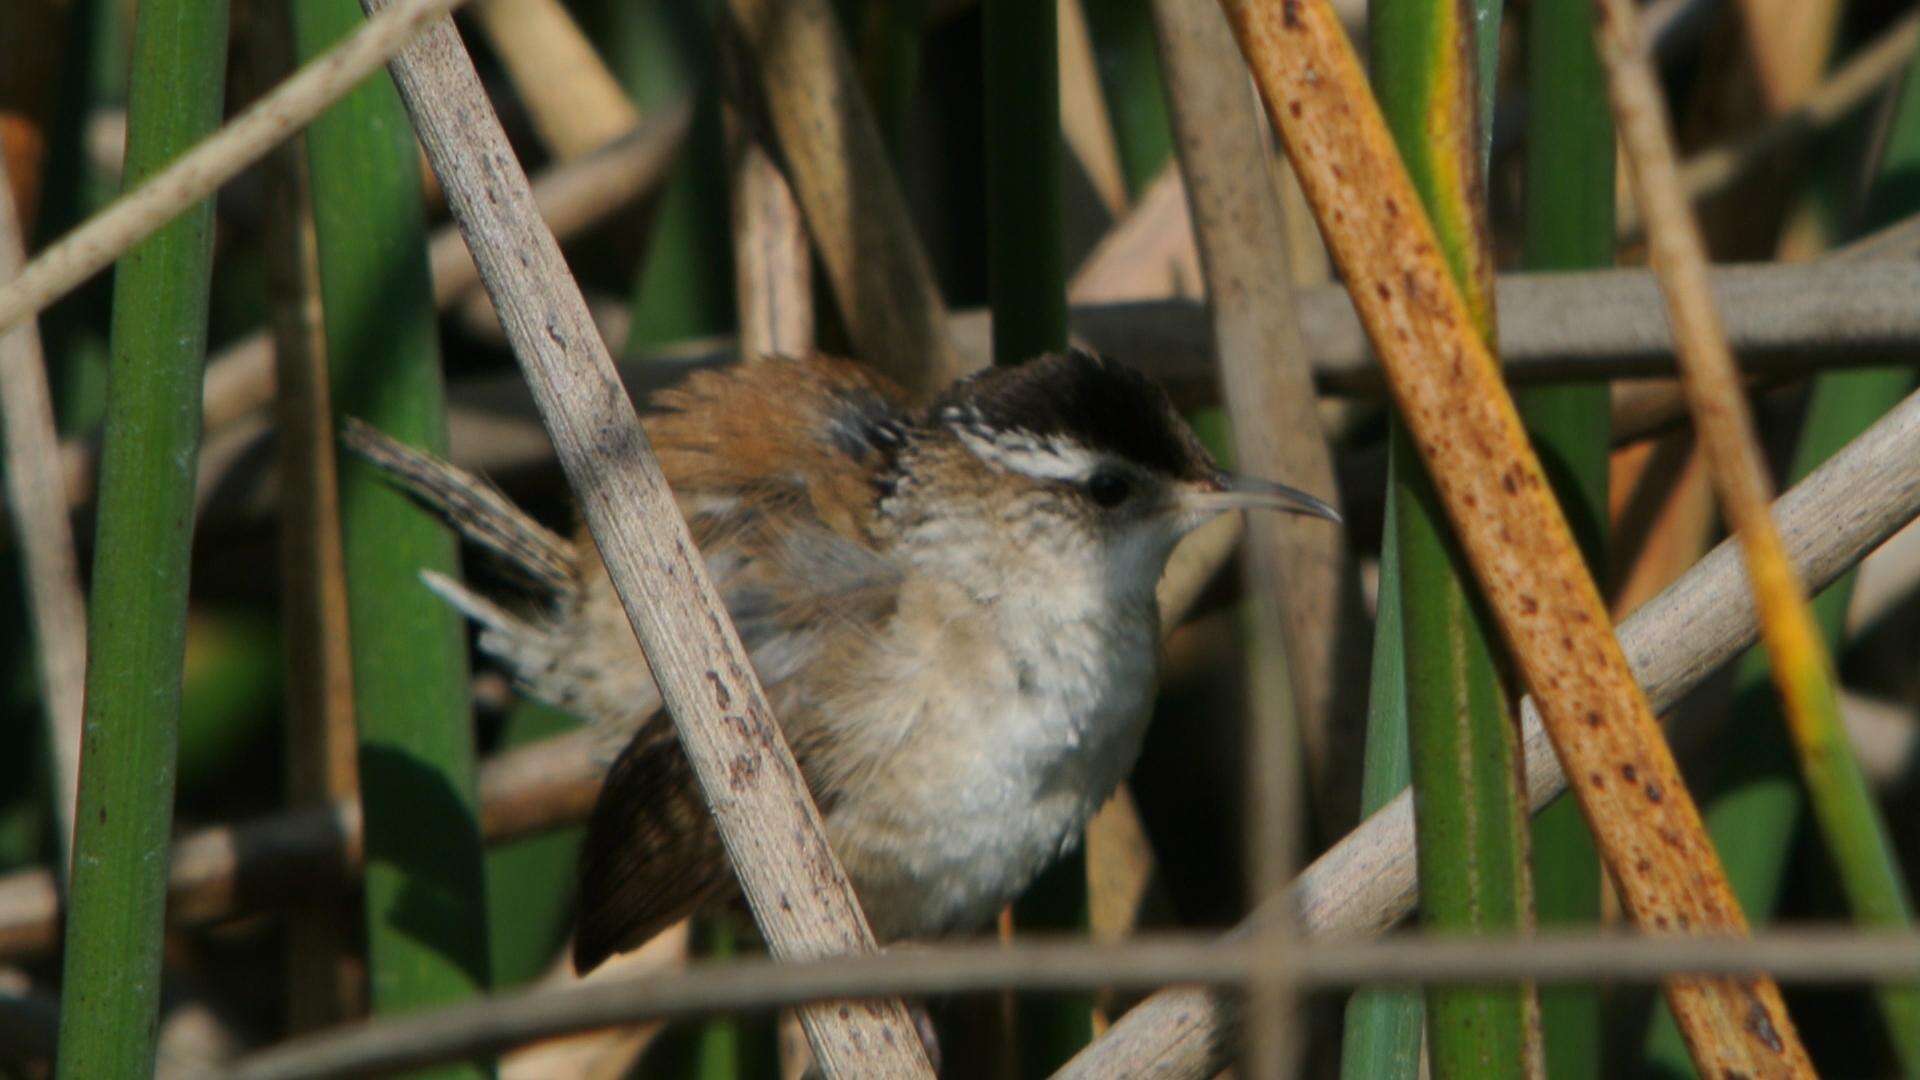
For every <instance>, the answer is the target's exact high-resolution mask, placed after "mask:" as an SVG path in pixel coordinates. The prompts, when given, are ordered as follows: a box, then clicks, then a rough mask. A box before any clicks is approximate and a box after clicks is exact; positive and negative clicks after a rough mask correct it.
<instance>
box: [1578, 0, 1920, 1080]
mask: <svg viewBox="0 0 1920 1080" xmlns="http://www.w3.org/2000/svg"><path fill="white" fill-rule="evenodd" d="M1810 6H1815V7H1817V6H1818V5H1810ZM1595 11H1596V12H1597V14H1598V19H1599V34H1598V37H1597V41H1598V43H1599V46H1600V57H1601V60H1602V62H1603V63H1604V64H1605V65H1606V68H1607V76H1608V78H1607V91H1608V97H1609V98H1610V99H1611V100H1612V104H1613V113H1614V118H1615V122H1616V124H1617V125H1618V127H1619V131H1620V140H1621V145H1622V146H1623V147H1624V149H1625V151H1626V157H1627V162H1628V165H1629V171H1630V172H1631V173H1632V175H1633V179H1634V186H1635V188H1636V190H1637V192H1638V194H1639V197H1640V203H1641V205H1642V206H1643V207H1644V208H1645V212H1646V216H1647V232H1648V240H1649V248H1650V252H1649V254H1650V256H1651V261H1652V263H1653V266H1654V269H1655V270H1656V272H1657V273H1658V274H1659V277H1660V280H1661V285H1662V287H1663V291H1664V292H1665V294H1666V299H1667V309H1668V313H1669V317H1670V318H1671V320H1672V323H1673V327H1674V337H1675V339H1676V341H1677V343H1678V345H1679V356H1680V360H1681V365H1680V367H1681V386H1682V388H1683V389H1684V390H1685V392H1686V397H1687V404H1688V408H1689V411H1690V412H1691V413H1692V416H1693V426H1694V431H1695V433H1696V434H1697V436H1698V438H1699V440H1700V444H1701V447H1702V449H1703V450H1704V451H1705V454H1706V458H1707V462H1708V464H1709V466H1710V467H1711V470H1712V477H1713V484H1714V488H1715V490H1716V492H1717V493H1718V495H1719V501H1720V506H1721V509H1722V511H1723V512H1724V513H1725V515H1726V517H1727V520H1728V522H1729V524H1730V525H1731V526H1732V528H1733V530H1734V532H1735V533H1736V535H1737V536H1738V537H1739V539H1740V543H1741V550H1742V552H1743V553H1744V554H1745V556H1746V564H1747V573H1748V575H1749V576H1750V577H1752V578H1753V583H1754V599H1755V603H1756V605H1757V607H1758V610H1759V616H1760V636H1761V640H1762V641H1763V642H1764V643H1765V645H1766V650H1767V654H1768V657H1769V659H1770V660H1771V661H1772V665H1773V679H1774V683H1775V685H1776V686H1777V687H1778V688H1779V691H1780V696H1781V698H1782V700H1783V703H1784V705H1785V711H1786V718H1787V727H1788V730H1789V731H1790V732H1791V733H1792V735H1793V740H1794V743H1795V744H1796V748H1797V750H1798V751H1799V756H1800V759H1801V768H1802V771H1803V772H1804V774H1805V776H1806V781H1807V784H1808V788H1809V793H1810V795H1811V798H1812V803H1813V806H1814V809H1815V811H1816V813H1817V815H1818V817H1819V819H1820V822H1821V825H1822V829H1823V832H1824V833H1825V835H1826V839H1827V841H1828V843H1829V845H1830V846H1831V847H1832V849H1833V851H1834V853H1835V857H1836V859H1837V860H1838V868H1839V871H1840V879H1841V883H1842V885H1843V886H1844V887H1845V889H1846V892H1847V895H1848V899H1849V901H1850V902H1851V904H1852V905H1853V907H1854V909H1855V913H1856V916H1857V917H1858V918H1860V919H1861V920H1863V921H1871V922H1876V923H1882V924H1888V923H1890V924H1897V925H1905V924H1907V923H1908V922H1909V921H1910V918H1911V915H1910V910H1909V909H1910V903H1909V901H1908V900H1907V898H1906V895H1905V887H1904V884H1903V883H1902V882H1901V881H1900V879H1899V875H1898V873H1897V871H1896V870H1895V868H1894V863H1893V858H1892V852H1891V843H1890V841H1889V839H1888V838H1887V835H1886V828H1885V825H1884V824H1883V823H1882V822H1881V821H1880V818H1879V815H1878V811H1877V810H1876V808H1875V807H1874V806H1873V803H1872V799H1871V796H1870V794H1869V793H1868V792H1867V789H1866V782H1865V779H1864V778H1863V777H1862V776H1861V775H1860V772H1859V766H1858V764H1857V762H1856V760H1855V759H1854V756H1853V748H1852V746H1851V745H1850V744H1849V743H1848V741H1847V737H1846V734H1845V729H1844V728H1843V727H1842V725H1841V722H1840V704H1839V698H1838V695H1837V693H1836V691H1835V686H1836V684H1837V683H1838V675H1837V674H1836V672H1835V670H1834V666H1833V659H1832V657H1831V656H1830V655H1829V654H1828V652H1827V646H1826V642H1825V639H1824V637H1823V635H1822V632H1821V630H1820V628H1819V626H1818V624H1816V623H1815V621H1814V618H1813V613H1812V611H1811V610H1810V609H1809V608H1808V606H1807V602H1806V594H1805V592H1804V591H1803V590H1802V587H1801V584H1800V581H1799V579H1798V578H1797V577H1796V575H1795V574H1794V571H1793V567H1792V565H1791V563H1790V562H1789V560H1788V558H1787V553H1786V547H1785V544H1784V543H1783V542H1782V541H1781V538H1780V534H1779V532H1778V531H1777V530H1776V529H1775V528H1774V524H1773V519H1772V517H1771V516H1770V515H1769V514H1768V512H1767V509H1768V504H1769V503H1770V501H1771V499H1772V495H1773V492H1772V483H1771V481H1770V480H1769V478H1768V474H1767V465H1766V461H1765V456H1764V453H1763V452H1762V450H1761V448H1760V443H1759V433H1758V432H1757V431H1756V430H1755V428H1754V423H1753V416H1752V413H1751V411H1750V410H1749V409H1748V407H1747V402H1746V395H1745V393H1744V387H1743V386H1742V385H1741V382H1740V378H1739V376H1738V374H1737V373H1736V370H1735V366H1734V361H1733V354H1732V352H1731V351H1730V350H1729V348H1728V346H1727V338H1726V332H1725V330H1724V328H1723V327H1722V325H1721V322H1720V313H1719V311H1718V310H1717V309H1716V308H1715V307H1714V305H1713V299H1712V296H1711V294H1710V292H1709V290H1708V284H1707V253H1706V243H1705V241H1704V239H1703V238H1702V236H1701V233H1700V227H1699V224H1698V223H1697V222H1696V221H1695V220H1694V217H1693V212H1692V209H1691V207H1690V206H1689V204H1688V202H1687V198H1686V195H1685V193H1684V192H1683V191H1682V190H1681V188H1680V182H1679V176H1678V170H1677V167H1676V166H1675V164H1674V160H1675V156H1674V148H1673V135H1672V132H1671V131H1670V130H1669V129H1668V126H1667V119H1666V102H1665V98H1664V95H1663V94H1662V92H1661V89H1660V83H1659V79H1658V77H1657V75H1656V74H1655V72H1654V70H1653V65H1652V63H1651V61H1650V60H1649V59H1648V57H1647V55H1646V53H1645V49H1644V45H1643V43H1642V39H1641V36H1640V27H1639V23H1638V21H1637V20H1638V14H1637V12H1636V11H1635V10H1634V7H1633V6H1632V5H1631V4H1630V3H1627V2H1626V0H1595ZM1830 14H1831V13H1830ZM1769 74H1770V75H1771V76H1772V77H1775V78H1784V77H1785V76H1784V74H1783V73H1782V72H1778V71H1774V72H1770V73H1769ZM1769 88H1770V90H1774V91H1778V90H1779V88H1778V87H1771V86H1770V87H1769ZM1882 1007H1883V1009H1884V1010H1885V1011H1886V1012H1887V1014H1888V1021H1889V1023H1890V1024H1891V1025H1892V1028H1893V1033H1894V1038H1895V1041H1896V1042H1897V1043H1899V1044H1901V1045H1911V1044H1912V1040H1913V1038H1914V1035H1915V1031H1916V1028H1917V1027H1920V1000H1917V999H1915V998H1914V997H1912V996H1911V995H1910V994H1906V993H1899V994H1888V995H1885V996H1883V998H1882ZM1675 1012H1676V1014H1679V1008H1678V1006H1677V1005H1676V1006H1675ZM1677 1019H1679V1020H1680V1022H1681V1023H1680V1027H1681V1032H1682V1034H1683V1035H1685V1036H1686V1038H1687V1043H1688V1048H1689V1050H1691V1051H1692V1053H1693V1057H1694V1061H1695V1062H1696V1064H1699V1065H1701V1066H1702V1067H1705V1066H1706V1065H1707V1064H1708V1063H1709V1062H1717V1061H1722V1060H1727V1059H1724V1058H1722V1057H1721V1056H1720V1054H1719V1053H1718V1052H1717V1051H1716V1048H1714V1047H1712V1046H1708V1045H1703V1041H1704V1040H1703V1036H1702V1033H1701V1032H1700V1031H1698V1030H1696V1029H1695V1028H1694V1027H1692V1026H1691V1025H1689V1024H1688V1023H1687V1020H1688V1018H1687V1017H1686V1016H1685V1015H1684V1014H1680V1015H1677ZM1903 1056H1904V1055H1903ZM1728 1063H1729V1064H1731V1062H1730V1061H1729V1062H1728ZM1798 1064H1799V1065H1800V1071H1803V1072H1804V1073H1805V1074H1806V1075H1811V1074H1812V1068H1811V1066H1810V1065H1807V1064H1805V1063H1804V1062H1800V1063H1798Z"/></svg>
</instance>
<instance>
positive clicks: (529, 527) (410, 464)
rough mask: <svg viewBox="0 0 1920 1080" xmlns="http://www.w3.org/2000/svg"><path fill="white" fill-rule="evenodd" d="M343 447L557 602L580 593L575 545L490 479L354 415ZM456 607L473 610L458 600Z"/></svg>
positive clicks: (343, 433) (344, 425)
mask: <svg viewBox="0 0 1920 1080" xmlns="http://www.w3.org/2000/svg"><path fill="white" fill-rule="evenodd" d="M340 445H342V446H344V447H346V449H347V450H348V451H349V452H351V453H352V454H354V455H355V456H356V457H359V458H361V459H362V460H364V461H366V462H368V463H369V464H371V465H373V466H374V467H375V468H377V469H379V470H380V471H381V472H383V473H385V474H386V475H387V477H388V479H389V480H391V481H392V483H393V484H394V486H396V487H398V488H399V489H400V490H402V491H404V492H406V493H407V494H408V495H411V496H412V497H413V498H414V499H415V500H417V501H418V502H420V503H421V504H422V505H424V506H426V507H427V509H429V510H432V511H433V512H434V513H436V514H438V515H440V517H442V518H443V519H445V520H446V522H447V524H449V525H452V526H453V527H454V528H455V529H457V530H459V532H460V535H461V536H463V537H465V538H466V539H467V540H468V541H469V542H471V543H473V544H476V545H478V546H479V547H481V548H483V549H484V550H486V551H488V552H490V553H492V554H493V555H495V556H496V557H498V558H499V559H500V561H501V562H502V563H503V564H504V565H505V566H506V568H507V569H508V570H511V571H513V572H514V573H516V574H518V575H519V576H521V577H523V578H525V579H526V580H527V581H529V582H530V583H532V584H533V585H535V586H537V587H539V588H541V589H544V590H546V591H547V592H548V593H550V594H551V595H552V596H554V597H555V598H559V597H563V596H566V595H569V594H571V593H572V592H573V591H574V589H575V587H576V584H577V579H576V575H575V567H577V566H578V565H579V563H578V553H577V552H576V550H575V549H574V546H573V545H572V544H571V543H568V542H567V540H566V539H565V538H563V537H561V536H560V535H558V534H557V533H555V532H554V531H553V530H551V529H549V528H547V527H546V526H545V525H542V524H540V523H539V522H537V521H535V520H533V519H532V518H531V517H528V516H527V514H526V512H525V511H523V510H521V509H520V508H519V507H517V506H515V505H513V502H512V501H511V500H510V499H508V498H507V497H506V496H505V495H502V494H501V493H500V492H499V490H498V489H496V488H494V487H493V486H492V485H490V484H488V483H487V482H486V481H484V480H482V479H480V478H479V477H477V476H474V475H473V474H472V473H469V472H467V471H465V470H463V469H460V468H457V467H455V466H454V465H451V464H449V463H448V462H445V461H442V460H440V459H439V458H437V457H434V456H433V455H432V454H429V453H426V452H425V451H422V450H417V449H415V448H413V447H411V446H408V445H407V444H405V443H403V442H400V441H399V440H397V439H395V438H393V437H392V436H390V435H388V434H387V433H385V432H383V431H381V430H380V429H378V428H376V427H374V426H373V425H371V424H368V423H366V422H365V421H362V420H356V419H354V418H353V417H347V418H345V419H343V420H342V421H341V422H340ZM449 584H451V583H449ZM454 587H455V588H459V587H458V586H454ZM436 591H438V590H436ZM460 591H461V592H466V590H464V589H461V590H460ZM441 595H443V596H445V595H446V594H445V593H442V594H441ZM467 595H468V596H473V595H474V594H472V593H467ZM474 599H476V600H477V599H479V598H478V597H474ZM449 601H450V602H452V598H451V597H449ZM483 602H484V601H483ZM454 606H455V607H459V608H461V610H463V611H466V610H467V608H466V607H464V606H463V605H461V604H460V603H458V602H454ZM495 610H498V609H497V608H496V609H495ZM469 614H471V612H469ZM475 619H476V621H480V622H484V621H485V620H483V619H479V618H478V616H475Z"/></svg>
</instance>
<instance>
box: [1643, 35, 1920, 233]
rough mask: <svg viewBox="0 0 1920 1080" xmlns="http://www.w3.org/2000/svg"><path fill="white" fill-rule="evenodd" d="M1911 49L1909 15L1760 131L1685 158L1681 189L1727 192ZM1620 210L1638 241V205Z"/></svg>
mask: <svg viewBox="0 0 1920 1080" xmlns="http://www.w3.org/2000/svg"><path fill="white" fill-rule="evenodd" d="M1749 2H1752V0H1749ZM1794 2H1795V3H1798V2H1800V0H1794ZM1806 6H1807V7H1808V8H1812V7H1815V6H1817V5H1813V4H1807V5H1806ZM1916 47H1920V15H1909V16H1907V17H1905V18H1903V19H1901V20H1900V21H1899V22H1896V23H1895V24H1894V25H1893V26H1891V27H1889V28H1888V29H1887V30H1885V31H1883V32H1882V33H1881V35H1880V36H1879V37H1878V38H1876V39H1874V41H1873V42H1872V43H1871V44H1869V45H1868V46H1866V47H1865V48H1863V49H1861V50H1860V51H1859V52H1858V53H1856V54H1855V55H1854V56H1853V57H1852V59H1850V60H1848V61H1847V62H1846V64H1845V65H1843V66H1842V67H1841V68H1840V69H1839V70H1838V71H1835V72H1834V73H1833V74H1832V75H1831V76H1829V77H1828V78H1827V80H1826V81H1825V82H1823V83H1821V84H1820V85H1819V86H1818V87H1817V88H1809V89H1803V90H1801V91H1799V92H1798V93H1797V94H1796V95H1795V96H1793V97H1791V98H1788V99H1787V100H1786V102H1785V104H1784V105H1783V106H1782V107H1781V109H1780V110H1779V111H1778V112H1777V113H1775V114H1774V115H1773V118H1772V119H1771V120H1770V121H1769V122H1768V123H1767V124H1766V125H1765V126H1763V127H1761V128H1760V129H1759V130H1757V131H1754V132H1752V133H1751V134H1748V135H1745V136H1742V137H1740V138H1737V139H1733V140H1731V141H1729V142H1725V143H1721V144H1718V145H1716V146H1713V147H1710V148H1708V149H1706V150H1702V151H1700V152H1699V153H1697V154H1694V155H1693V156H1691V157H1689V158H1687V160H1686V161H1685V162H1683V163H1681V165H1680V186H1681V188H1682V189H1683V190H1684V191H1685V192H1686V194H1687V197H1688V198H1689V199H1691V200H1694V201H1696V202H1697V201H1699V200H1702V199H1707V198H1711V197H1712V196H1715V195H1718V194H1720V193H1722V192H1724V191H1726V190H1728V189H1729V188H1731V187H1733V185H1734V184H1735V182H1737V181H1739V180H1740V179H1741V178H1742V177H1744V176H1746V175H1748V174H1749V173H1751V172H1752V171H1753V170H1754V169H1755V168H1757V167H1758V166H1759V165H1760V164H1761V163H1763V162H1766V161H1770V160H1773V159H1774V158H1775V157H1776V156H1777V155H1779V153H1780V152H1781V151H1782V150H1785V149H1787V148H1788V147H1790V146H1793V145H1795V144H1796V143H1799V142H1801V141H1804V140H1805V139H1807V138H1809V137H1810V136H1812V135H1814V134H1817V133H1818V132H1820V131H1823V130H1825V129H1826V128H1828V127H1831V126H1832V125H1833V124H1835V123H1837V122H1839V121H1840V120H1842V119H1844V118H1845V117H1847V116H1848V115H1849V114H1850V113H1852V112H1853V111H1854V110H1856V109H1858V108H1860V107H1861V106H1862V105H1864V104H1866V103H1867V102H1868V101H1869V100H1870V99H1872V97H1873V96H1874V95H1875V94H1877V93H1880V92H1881V91H1884V90H1885V89H1886V88H1887V87H1888V85H1889V84H1891V83H1892V82H1893V81H1894V80H1895V79H1897V78H1899V77H1900V76H1901V75H1902V74H1903V73H1904V72H1905V71H1906V70H1907V66H1908V65H1909V63H1911V62H1912V60H1913V54H1914V50H1915V48H1916ZM1768 96H1769V97H1771V96H1772V95H1771V94H1769V95H1768ZM1625 209H1626V213H1624V214H1622V215H1621V217H1620V222H1619V225H1618V229H1619V232H1620V233H1621V234H1622V235H1625V236H1637V235H1639V233H1640V230H1641V229H1642V228H1643V227H1644V224H1645V223H1644V222H1643V221H1642V220H1641V214H1642V211H1641V208H1640V205H1639V203H1638V202H1637V201H1636V202H1632V203H1629V204H1628V205H1627V207H1626V208H1625Z"/></svg>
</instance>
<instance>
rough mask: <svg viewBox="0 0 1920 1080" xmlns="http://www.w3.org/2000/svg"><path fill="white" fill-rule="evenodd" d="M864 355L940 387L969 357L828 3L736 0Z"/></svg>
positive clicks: (912, 384)
mask: <svg viewBox="0 0 1920 1080" xmlns="http://www.w3.org/2000/svg"><path fill="white" fill-rule="evenodd" d="M727 10H728V12H729V14H730V15H731V17H732V20H733V23H734V25H735V27H736V28H737V29H738V31H739V33H740V36H741V40H742V41H743V42H744V43H745V45H746V48H747V51H748V53H749V54H751V55H752V57H753V60H754V69H755V71H756V72H757V74H758V75H759V79H760V87H761V90H762V92H763V94H764V95H765V98H766V105H767V115H768V118H769V119H770V121H771V124H772V127H773V131H774V134H775V136H776V137H777V138H778V140H779V143H780V150H781V153H782V156H783V158H784V160H785V162H786V166H787V177H788V180H789V181H790V182H791V183H792V185H793V191H794V194H795V195H796V196H798V197H799V201H800V206H801V209H802V210H804V211H805V212H806V218H807V229H808V231H809V233H811V235H812V236H813V243H814V248H815V250H816V251H818V252H819V254H820V261H821V262H822V263H823V264H824V265H825V266H826V269H827V277H828V279H829V280H830V282H831V283H832V285H833V292H834V298H835V299H836V300H837V301H838V302H839V306H840V314H841V318H842V319H843V320H844V321H845V323H846V325H847V331H848V333H849V334H850V335H851V336H852V338H853V343H854V346H855V348H856V349H857V350H858V351H859V353H860V356H861V358H862V359H864V360H866V361H867V362H868V363H870V364H872V365H873V366H875V367H877V368H879V369H880V370H882V371H884V372H886V373H887V374H888V375H890V376H892V377H893V378H894V379H895V381H897V382H899V383H900V384H901V385H902V386H905V387H907V388H908V389H910V390H914V391H918V392H921V393H932V392H934V391H937V390H939V389H941V388H943V387H945V386H946V385H947V384H948V383H950V382H952V381H953V380H954V379H955V378H956V377H957V376H958V375H959V374H960V373H961V371H962V370H964V365H963V364H962V361H961V356H960V353H959V351H958V350H957V349H956V348H955V347H954V343H953V340H952V338H951V337H950V336H949V334H948V332H947V309H946V304H945V302H944V301H942V300H941V298H940V289H939V285H938V284H937V283H936V282H935V281H934V278H933V269H932V266H931V265H930V264H929V263H928V261H927V255H926V252H925V251H924V250H922V248H921V245H920V240H919V237H918V235H917V234H916V233H915V231H914V227H913V219H912V218H911V217H910V216H909V215H908V213H907V203H906V198H905V196H903V195H902V194H901V192H900V185H899V182H898V181H897V180H896V179H895V178H894V175H893V166H892V164H891V163H890V162H889V160H888V158H887V152H886V146H885V144H884V143H882V142H881V139H880V129H879V127H878V125H877V124H876V123H875V121H874V118H873V109H872V107H871V106H870V105H869V104H868V103H867V99H866V94H865V92H864V91H863V90H862V89H861V83H860V78H859V75H858V73H857V72H856V70H855V69H854V66H853V58H852V57H851V56H850V55H848V53H847V48H846V44H845V42H844V41H843V40H842V39H841V36H840V28H839V26H838V25H837V23H836V19H835V16H834V12H833V6H832V5H831V4H830V3H829V2H828V0H728V4H727Z"/></svg>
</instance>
